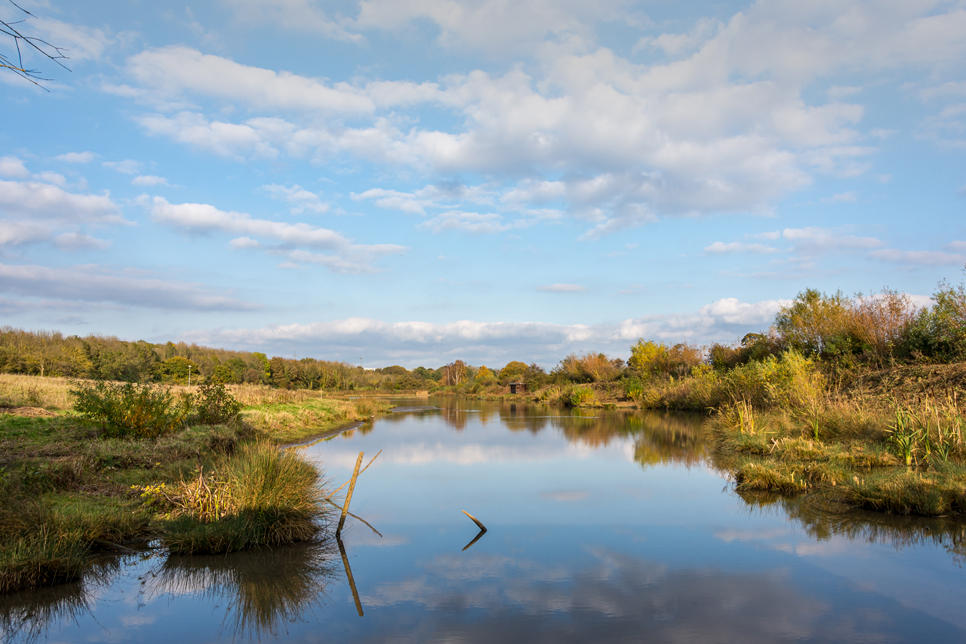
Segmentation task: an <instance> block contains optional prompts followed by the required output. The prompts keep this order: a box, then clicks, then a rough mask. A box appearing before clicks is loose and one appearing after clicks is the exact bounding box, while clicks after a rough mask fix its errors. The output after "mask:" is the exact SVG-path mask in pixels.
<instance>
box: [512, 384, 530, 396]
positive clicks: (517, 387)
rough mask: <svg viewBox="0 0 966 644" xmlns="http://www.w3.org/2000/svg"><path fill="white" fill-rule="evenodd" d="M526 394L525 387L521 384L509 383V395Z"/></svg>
mask: <svg viewBox="0 0 966 644" xmlns="http://www.w3.org/2000/svg"><path fill="white" fill-rule="evenodd" d="M526 392H527V385H526V383H523V382H511V383H510V393H511V394H523V393H526Z"/></svg>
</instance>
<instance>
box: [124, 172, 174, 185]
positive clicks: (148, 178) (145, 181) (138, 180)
mask: <svg viewBox="0 0 966 644" xmlns="http://www.w3.org/2000/svg"><path fill="white" fill-rule="evenodd" d="M131 185H132V186H170V185H171V184H170V183H168V180H167V179H165V178H164V177H158V176H155V175H153V174H141V175H138V176H136V177H134V178H133V179H131Z"/></svg>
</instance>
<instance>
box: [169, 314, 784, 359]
mask: <svg viewBox="0 0 966 644" xmlns="http://www.w3.org/2000/svg"><path fill="white" fill-rule="evenodd" d="M789 303H790V301H788V300H767V301H762V302H751V303H749V302H741V301H739V300H737V299H734V298H724V299H721V300H718V301H716V302H712V303H711V304H708V305H706V306H704V307H701V308H700V309H699V310H697V311H694V312H692V313H684V314H671V315H650V316H646V317H643V318H636V319H628V320H624V321H622V322H618V323H613V324H598V325H582V324H573V325H561V324H550V323H545V322H520V323H510V322H475V321H470V320H462V321H459V322H451V323H447V324H434V323H430V322H421V321H412V322H395V323H392V322H383V321H380V320H374V319H368V318H346V319H343V320H335V321H332V322H315V323H308V324H284V325H272V326H267V327H263V328H260V329H228V330H226V329H220V330H211V331H195V332H191V333H188V334H186V335H185V339H186V340H188V341H193V342H199V343H201V344H207V345H218V346H223V345H230V346H236V347H241V346H244V347H251V348H256V347H258V348H259V349H258V350H266V349H271V350H274V347H279V350H282V348H283V347H284V350H286V351H291V348H292V346H293V345H294V346H306V347H312V350H313V351H316V352H323V353H324V354H325V355H327V356H331V357H332V358H333V359H346V360H355V359H357V358H358V356H359V353H358V352H359V351H360V350H362V349H364V350H365V351H366V354H365V355H366V356H367V357H368V356H372V360H374V361H376V362H385V363H386V364H389V363H390V362H395V363H399V364H409V365H411V366H413V367H414V366H416V365H417V364H444V363H446V362H451V361H452V360H454V359H457V358H459V359H462V360H467V361H469V362H470V363H471V364H496V363H500V362H506V361H508V360H525V361H527V362H529V361H531V360H533V361H537V362H539V363H541V364H545V365H548V366H551V365H553V364H556V362H557V361H558V360H560V358H561V357H562V356H564V355H566V354H567V353H570V352H571V351H577V352H583V351H604V352H607V353H608V354H609V355H614V356H626V355H627V354H628V353H629V347H630V345H631V344H633V343H634V342H635V341H636V340H637V339H638V338H641V337H643V338H651V339H655V340H664V341H668V342H684V341H687V342H692V343H698V344H701V343H707V342H712V341H719V342H732V341H734V340H736V339H738V338H740V337H741V336H742V335H744V334H745V333H747V332H750V331H761V330H763V329H765V328H767V326H768V325H769V324H770V323H771V322H772V321H773V319H774V316H775V314H776V313H777V311H778V309H779V308H780V307H781V306H783V305H787V304H789Z"/></svg>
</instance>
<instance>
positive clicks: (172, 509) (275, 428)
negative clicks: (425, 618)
mask: <svg viewBox="0 0 966 644" xmlns="http://www.w3.org/2000/svg"><path fill="white" fill-rule="evenodd" d="M72 387H73V388H74V389H75V390H76V389H78V383H73V384H72V383H70V382H68V381H66V380H64V379H59V378H40V377H31V376H12V375H0V494H3V496H4V503H3V505H2V508H0V592H10V591H15V590H21V589H25V588H31V587H36V586H42V585H51V584H56V583H60V582H66V581H70V580H73V579H76V578H77V577H78V576H79V575H81V574H82V573H83V572H84V570H85V569H86V568H87V567H88V563H89V560H90V557H91V555H92V554H94V553H96V552H98V551H103V550H111V551H119V552H124V551H126V550H128V549H129V548H137V547H142V546H144V545H145V544H147V543H148V542H150V541H152V540H157V541H158V542H160V543H163V544H164V545H165V546H167V547H168V548H169V549H170V550H171V551H173V552H181V553H200V552H227V551H231V550H237V549H241V548H246V547H250V546H255V545H263V544H264V545H278V544H282V543H291V542H296V541H303V540H306V539H311V538H312V537H313V536H314V535H315V533H316V532H317V531H318V530H319V529H320V526H322V525H324V512H323V510H324V508H323V506H322V504H321V503H320V497H319V494H320V491H321V490H322V487H321V486H320V476H321V474H320V472H319V471H318V470H317V469H316V468H315V467H314V466H313V465H312V464H311V463H309V462H307V461H306V460H304V458H302V457H301V455H300V452H299V450H295V449H288V450H279V449H278V447H277V446H278V444H280V443H287V442H292V441H296V440H298V439H300V438H304V437H306V436H311V435H315V434H319V433H324V432H326V431H331V430H333V429H334V428H337V427H339V426H343V425H346V424H349V423H352V422H358V421H362V420H366V419H369V418H371V416H372V415H373V414H374V413H378V412H379V411H380V410H382V409H384V408H385V407H387V406H388V405H387V404H386V403H385V402H370V401H365V400H325V399H321V398H319V396H318V393H317V392H315V393H314V395H313V392H309V391H304V390H301V391H294V392H292V391H286V390H276V389H271V388H268V387H262V386H255V385H243V386H234V387H229V388H226V389H225V391H226V392H228V393H229V394H230V397H231V398H232V399H236V400H237V401H238V403H239V405H238V406H237V407H231V405H229V407H228V411H229V412H231V411H234V412H235V413H234V414H229V416H230V417H221V416H219V413H220V411H219V410H221V411H224V409H221V408H220V407H219V406H218V402H219V400H221V401H222V402H225V401H227V400H228V398H223V399H219V398H217V396H215V395H214V394H212V395H208V396H207V397H206V396H205V395H204V390H203V389H199V388H197V387H192V388H188V387H176V388H172V389H171V390H170V391H168V392H166V393H165V394H164V395H165V396H167V399H166V400H167V401H168V403H167V404H168V406H167V407H166V408H165V409H166V411H165V412H164V413H165V414H167V415H166V416H164V418H165V419H166V422H167V421H170V427H169V426H168V425H166V424H165V423H155V424H151V423H149V422H147V421H145V418H146V417H147V416H148V415H149V414H148V412H149V411H151V410H152V409H153V410H154V411H157V410H158V409H160V407H158V405H162V404H163V403H164V400H162V398H163V396H161V393H160V391H159V390H151V391H153V392H156V393H158V395H157V396H154V397H153V398H152V396H151V395H149V394H148V393H146V391H147V390H144V389H141V388H138V387H136V386H130V388H129V389H127V390H126V391H127V394H124V395H126V396H127V398H124V397H123V395H122V394H121V393H118V392H122V391H123V388H122V387H120V386H117V387H116V388H115V389H113V390H111V389H110V387H111V386H110V385H104V387H106V388H107V389H106V390H110V391H114V392H115V394H117V396H119V397H120V398H119V399H123V401H124V404H125V405H127V408H125V409H121V410H114V412H116V413H117V414H119V415H118V417H117V418H116V419H115V420H116V421H117V422H116V423H114V422H109V421H106V420H101V421H96V420H91V419H90V418H85V417H83V416H82V415H81V414H80V409H75V407H84V405H79V404H78V400H79V399H78V397H77V396H76V395H72V394H71V388H72ZM88 388H89V389H90V390H91V391H95V389H94V386H93V385H88ZM211 391H215V393H217V391H216V390H214V389H212V390H211ZM211 391H209V394H211ZM95 393H96V391H95ZM189 395H191V396H194V399H193V402H192V406H191V409H190V411H184V406H183V403H184V401H185V400H186V398H185V396H189ZM206 401H207V402H208V404H207V406H206V405H205V402H206ZM212 401H214V402H212ZM88 402H89V401H88ZM152 405H154V407H152ZM93 407H94V408H96V409H97V410H101V411H103V409H108V407H110V405H107V404H106V403H105V402H104V401H103V400H102V401H101V402H100V407H98V406H97V405H93ZM239 407H240V409H239ZM102 408H103V409H102ZM131 408H136V409H137V410H138V413H133V412H131ZM108 412H110V410H109V409H108ZM108 412H105V413H108ZM182 412H184V413H183V416H179V414H181V413H182ZM222 415H223V414H222ZM139 422H140V423H141V424H140V425H138V424H137V423H139ZM125 423H128V425H129V426H128V425H125ZM131 427H140V428H141V429H131Z"/></svg>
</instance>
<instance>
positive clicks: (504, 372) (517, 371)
mask: <svg viewBox="0 0 966 644" xmlns="http://www.w3.org/2000/svg"><path fill="white" fill-rule="evenodd" d="M526 372H527V365H526V363H525V362H520V361H518V360H513V361H512V362H509V363H507V365H506V366H505V367H503V368H502V369H500V375H499V379H500V384H501V385H506V384H509V383H511V382H514V381H517V380H522V379H523V375H524V374H525V373H526Z"/></svg>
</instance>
